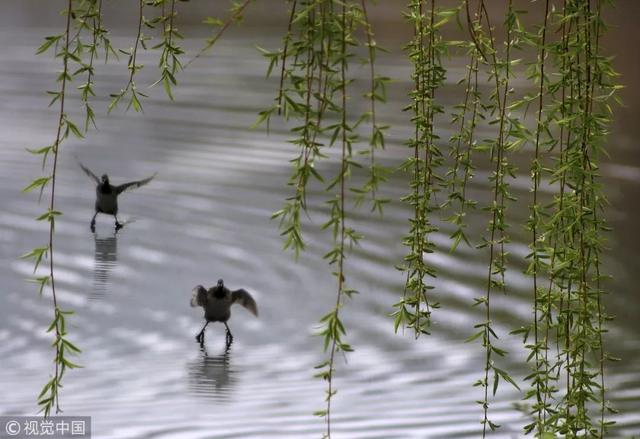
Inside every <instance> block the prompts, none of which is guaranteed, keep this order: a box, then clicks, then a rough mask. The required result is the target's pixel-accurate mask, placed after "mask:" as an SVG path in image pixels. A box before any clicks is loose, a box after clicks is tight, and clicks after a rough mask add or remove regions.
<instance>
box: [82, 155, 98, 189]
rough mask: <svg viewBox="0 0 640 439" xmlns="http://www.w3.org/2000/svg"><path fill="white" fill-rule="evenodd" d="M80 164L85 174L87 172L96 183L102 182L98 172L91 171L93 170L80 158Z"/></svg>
mask: <svg viewBox="0 0 640 439" xmlns="http://www.w3.org/2000/svg"><path fill="white" fill-rule="evenodd" d="M78 164H79V165H80V167H81V168H82V170H83V171H84V173H85V174H87V175H88V176H89V177H90V178H93V179H94V180H95V182H96V183H98V184H100V179H99V178H98V177H97V176H96V174H94V173H93V172H91V170H90V169H89V168H87V167H86V166H85V165H83V164H82V163H80V161H79V160H78Z"/></svg>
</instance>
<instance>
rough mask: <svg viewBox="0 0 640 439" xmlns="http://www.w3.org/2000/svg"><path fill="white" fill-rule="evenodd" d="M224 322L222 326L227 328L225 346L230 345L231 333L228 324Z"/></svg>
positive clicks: (231, 341)
mask: <svg viewBox="0 0 640 439" xmlns="http://www.w3.org/2000/svg"><path fill="white" fill-rule="evenodd" d="M223 323H224V327H225V328H227V339H226V341H227V348H228V347H229V346H231V343H233V335H232V334H231V330H230V329H229V326H228V325H227V322H223Z"/></svg>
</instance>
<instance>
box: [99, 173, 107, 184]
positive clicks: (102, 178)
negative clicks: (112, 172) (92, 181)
mask: <svg viewBox="0 0 640 439" xmlns="http://www.w3.org/2000/svg"><path fill="white" fill-rule="evenodd" d="M100 179H101V180H102V182H103V183H104V184H109V176H108V175H107V174H102V177H101V178H100Z"/></svg>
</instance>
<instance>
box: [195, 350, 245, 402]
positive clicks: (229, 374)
mask: <svg viewBox="0 0 640 439" xmlns="http://www.w3.org/2000/svg"><path fill="white" fill-rule="evenodd" d="M199 346H200V352H199V353H200V355H199V357H198V358H197V359H196V360H194V361H192V362H190V363H188V364H187V369H188V388H189V392H190V393H192V394H194V395H197V396H203V397H205V398H209V399H214V400H216V401H228V400H229V399H230V395H231V389H232V388H233V386H234V384H235V383H236V381H237V378H236V376H235V375H236V371H235V370H233V369H232V368H231V346H230V345H229V346H227V347H226V348H225V349H224V351H223V352H222V353H221V354H218V355H209V352H208V350H207V347H206V345H205V344H204V343H201V344H200V345H199Z"/></svg>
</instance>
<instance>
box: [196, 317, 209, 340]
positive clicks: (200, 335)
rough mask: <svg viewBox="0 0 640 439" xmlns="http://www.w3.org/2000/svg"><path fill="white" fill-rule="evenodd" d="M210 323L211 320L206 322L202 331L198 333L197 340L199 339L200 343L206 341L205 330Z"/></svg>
mask: <svg viewBox="0 0 640 439" xmlns="http://www.w3.org/2000/svg"><path fill="white" fill-rule="evenodd" d="M208 324H209V322H207V323H205V324H204V326H203V327H202V329H201V330H200V332H198V334H197V335H196V340H198V341H199V342H200V343H203V342H204V330H205V329H206V327H207V325H208Z"/></svg>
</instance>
